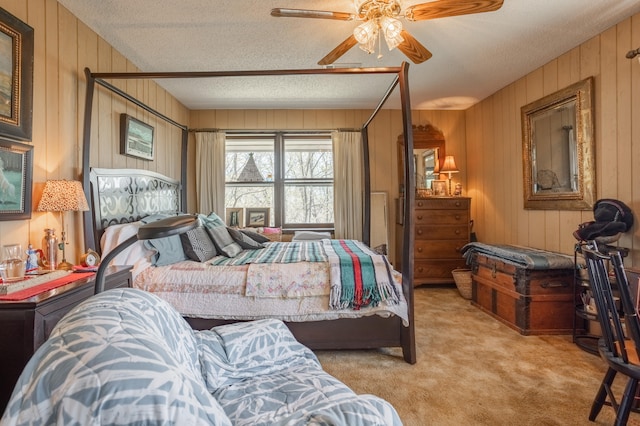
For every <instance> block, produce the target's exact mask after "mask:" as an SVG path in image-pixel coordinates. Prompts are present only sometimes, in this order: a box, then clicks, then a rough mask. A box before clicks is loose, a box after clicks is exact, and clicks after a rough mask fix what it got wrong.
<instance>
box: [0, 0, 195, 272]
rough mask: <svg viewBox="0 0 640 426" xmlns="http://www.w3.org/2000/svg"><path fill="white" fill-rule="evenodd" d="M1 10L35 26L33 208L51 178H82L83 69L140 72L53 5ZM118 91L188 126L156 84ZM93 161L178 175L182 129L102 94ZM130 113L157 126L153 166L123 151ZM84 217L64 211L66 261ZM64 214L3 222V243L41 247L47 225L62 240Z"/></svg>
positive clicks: (17, 2) (10, 3)
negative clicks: (122, 120)
mask: <svg viewBox="0 0 640 426" xmlns="http://www.w3.org/2000/svg"><path fill="white" fill-rule="evenodd" d="M0 7H2V8H3V9H5V10H7V11H8V12H9V13H11V14H13V15H14V16H16V17H18V18H19V19H21V20H22V21H24V22H26V23H27V24H29V25H30V26H31V27H33V28H34V37H35V41H34V78H33V88H34V90H33V92H34V95H33V138H32V141H31V142H30V144H32V145H33V147H34V150H33V151H34V170H33V181H34V191H33V210H35V208H36V207H37V204H38V202H39V201H40V195H41V193H42V187H43V185H44V182H45V181H46V180H48V179H80V177H81V173H82V170H81V166H82V161H81V159H82V126H83V119H84V97H85V77H84V68H85V67H89V68H90V69H91V70H92V71H102V72H110V71H136V68H135V67H134V66H133V64H131V63H130V62H129V61H128V60H127V59H126V58H125V57H124V56H122V55H121V54H120V53H118V52H117V51H116V50H115V49H113V48H112V47H111V46H110V45H109V44H108V43H106V42H105V41H104V40H103V39H102V38H100V37H99V36H98V35H97V34H96V33H94V32H93V31H92V30H90V29H89V28H88V27H87V26H86V25H84V24H83V23H82V22H81V21H79V20H78V19H77V18H76V17H75V16H74V15H73V14H71V13H70V12H69V11H68V10H67V9H65V8H64V7H63V6H61V5H60V4H58V2H57V1H56V0H0ZM113 83H114V84H115V85H116V86H118V87H120V88H123V89H126V90H127V91H129V93H131V94H132V95H134V96H136V97H138V98H140V99H141V100H142V101H143V102H145V103H147V104H149V105H151V106H152V107H154V108H155V109H157V110H159V111H160V112H162V113H163V114H165V115H167V116H170V117H172V118H174V119H175V120H176V121H177V122H180V123H184V124H188V122H187V120H188V112H187V109H186V108H185V107H184V106H183V105H181V104H180V103H178V102H177V101H176V100H175V99H174V98H173V97H172V96H170V95H168V94H167V93H166V91H165V90H164V89H162V88H161V87H159V86H158V85H157V84H155V83H153V82H152V81H146V80H145V81H142V80H140V81H137V82H131V81H129V82H127V81H115V82H113ZM94 107H95V109H94V115H93V130H92V133H93V140H92V145H93V147H94V149H93V150H92V152H91V164H92V165H93V166H99V167H135V168H145V169H150V170H154V171H157V172H160V173H164V174H167V175H170V176H172V177H175V178H179V177H180V163H179V161H175V162H174V159H176V158H180V148H181V146H180V135H179V132H177V131H176V130H174V129H173V128H171V127H169V126H167V125H166V124H165V123H163V122H158V121H157V120H156V119H155V118H153V117H150V116H149V114H143V113H142V112H140V111H138V110H137V108H134V107H132V106H130V105H127V104H126V103H125V101H123V100H122V99H121V98H120V97H118V96H114V95H112V94H110V93H107V92H106V91H105V90H104V89H100V90H98V92H97V95H96V97H95V98H94ZM123 112H124V113H127V114H130V115H132V116H134V117H136V118H139V119H141V120H143V121H145V122H147V123H149V124H151V125H152V126H154V127H155V131H156V141H157V145H156V147H157V148H156V155H157V157H156V158H157V160H156V161H152V162H149V161H144V160H137V159H134V158H131V157H125V156H122V155H120V154H119V146H120V145H119V129H120V125H119V115H120V113H123ZM81 221H82V217H81V215H80V214H79V213H67V215H66V216H65V225H66V227H67V236H68V239H69V245H68V246H67V252H66V255H67V259H68V260H69V261H70V262H77V261H78V260H79V257H80V254H81V251H83V250H84V247H83V236H82V222H81ZM60 226H61V223H60V215H59V214H52V213H38V212H35V211H33V213H32V218H31V220H22V221H0V245H4V244H12V243H20V244H22V245H23V246H24V248H25V249H26V246H27V244H29V243H31V244H33V245H34V247H36V248H39V247H40V246H41V241H42V237H43V236H44V229H45V228H49V227H52V228H55V229H56V234H57V235H58V237H60Z"/></svg>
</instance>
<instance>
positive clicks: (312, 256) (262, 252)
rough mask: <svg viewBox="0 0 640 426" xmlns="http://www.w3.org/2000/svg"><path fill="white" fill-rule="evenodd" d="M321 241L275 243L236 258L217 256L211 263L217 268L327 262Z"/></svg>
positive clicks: (248, 251) (246, 251)
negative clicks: (252, 264)
mask: <svg viewBox="0 0 640 426" xmlns="http://www.w3.org/2000/svg"><path fill="white" fill-rule="evenodd" d="M327 261H328V260H327V255H326V254H325V253H324V250H323V249H322V244H321V242H320V241H300V242H290V243H279V242H273V243H270V244H268V245H267V246H266V247H265V248H263V249H259V250H244V251H243V252H242V253H240V254H239V255H237V256H236V257H224V256H217V257H214V258H213V259H211V261H209V264H211V265H215V266H239V265H248V264H250V263H295V262H327Z"/></svg>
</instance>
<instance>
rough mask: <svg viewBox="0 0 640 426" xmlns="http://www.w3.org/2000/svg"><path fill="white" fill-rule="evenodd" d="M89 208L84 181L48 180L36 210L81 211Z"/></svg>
mask: <svg viewBox="0 0 640 426" xmlns="http://www.w3.org/2000/svg"><path fill="white" fill-rule="evenodd" d="M87 210H89V205H88V203H87V197H85V195H84V190H83V189H82V183H81V182H80V181H77V180H48V181H47V182H46V183H45V184H44V190H43V191H42V198H41V199H40V203H38V208H37V210H36V211H39V212H69V211H71V212H80V211H87Z"/></svg>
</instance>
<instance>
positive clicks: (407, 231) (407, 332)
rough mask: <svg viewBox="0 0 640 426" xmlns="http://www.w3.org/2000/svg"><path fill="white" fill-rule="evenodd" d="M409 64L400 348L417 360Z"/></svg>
mask: <svg viewBox="0 0 640 426" xmlns="http://www.w3.org/2000/svg"><path fill="white" fill-rule="evenodd" d="M408 75H409V64H407V63H406V62H403V64H402V71H401V72H400V101H401V103H402V127H403V129H402V130H403V133H404V135H405V144H404V164H406V165H407V166H406V167H405V168H404V182H405V186H404V188H405V191H404V202H405V206H404V223H405V226H404V238H403V241H404V244H403V247H402V288H403V290H404V292H405V297H406V298H407V306H408V309H409V327H404V328H403V329H402V340H403V344H402V348H403V355H404V360H405V361H406V362H408V363H410V364H415V363H416V345H415V342H416V336H415V325H414V307H413V236H414V222H413V215H412V214H411V212H413V205H414V203H415V187H416V182H415V173H414V170H413V125H412V124H411V101H410V99H409V77H408Z"/></svg>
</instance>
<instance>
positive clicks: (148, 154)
mask: <svg viewBox="0 0 640 426" xmlns="http://www.w3.org/2000/svg"><path fill="white" fill-rule="evenodd" d="M153 144H154V141H153V127H152V126H150V125H148V124H147V123H144V122H142V121H140V120H138V119H137V118H133V117H131V116H130V115H127V114H120V154H123V155H128V156H131V157H138V158H142V159H143V160H153V151H154V149H153V148H154V146H153Z"/></svg>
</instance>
